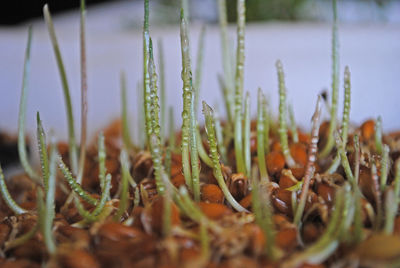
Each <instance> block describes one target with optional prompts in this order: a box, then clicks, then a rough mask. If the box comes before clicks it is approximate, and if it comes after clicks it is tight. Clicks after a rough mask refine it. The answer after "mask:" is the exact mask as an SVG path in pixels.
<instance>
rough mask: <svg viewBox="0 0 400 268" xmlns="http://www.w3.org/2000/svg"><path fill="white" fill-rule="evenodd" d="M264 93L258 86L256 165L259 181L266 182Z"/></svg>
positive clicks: (267, 179) (267, 178)
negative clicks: (258, 170) (258, 171)
mask: <svg viewBox="0 0 400 268" xmlns="http://www.w3.org/2000/svg"><path fill="white" fill-rule="evenodd" d="M263 100H264V95H263V93H262V91H261V88H258V96H257V158H258V167H259V169H260V179H261V181H264V182H268V181H269V177H268V172H267V167H266V165H265V143H264V138H265V121H266V120H265V118H264V107H265V106H264V103H263Z"/></svg>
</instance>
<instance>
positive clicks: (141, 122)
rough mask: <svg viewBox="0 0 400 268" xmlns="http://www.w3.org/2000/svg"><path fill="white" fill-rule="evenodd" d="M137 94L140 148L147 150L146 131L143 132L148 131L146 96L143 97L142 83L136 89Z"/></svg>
mask: <svg viewBox="0 0 400 268" xmlns="http://www.w3.org/2000/svg"><path fill="white" fill-rule="evenodd" d="M136 90H137V92H136V94H137V103H136V105H137V110H136V112H137V114H138V128H137V129H138V133H137V136H138V141H139V148H141V149H145V147H146V145H145V143H146V135H147V133H146V131H143V130H144V129H146V123H145V121H146V119H145V117H146V115H145V111H144V106H145V104H144V97H143V96H144V95H143V86H142V85H141V83H137V87H136ZM143 132H145V133H143Z"/></svg>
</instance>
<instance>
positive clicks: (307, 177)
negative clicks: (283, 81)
mask: <svg viewBox="0 0 400 268" xmlns="http://www.w3.org/2000/svg"><path fill="white" fill-rule="evenodd" d="M320 117H321V96H318V100H317V106H316V107H315V112H314V115H313V117H312V128H311V142H310V145H309V148H308V161H307V165H306V169H305V174H304V178H303V181H304V183H303V186H302V188H301V195H300V201H299V204H298V206H297V209H296V213H295V216H294V224H295V225H296V226H299V225H300V221H301V217H302V216H303V211H304V208H305V205H306V201H307V196H308V189H309V187H310V182H311V179H312V177H313V175H314V171H315V161H316V158H317V153H318V134H319V126H320Z"/></svg>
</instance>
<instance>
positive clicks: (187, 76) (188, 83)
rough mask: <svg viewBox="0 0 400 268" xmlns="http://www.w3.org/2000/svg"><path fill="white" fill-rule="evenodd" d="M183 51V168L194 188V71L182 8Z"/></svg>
mask: <svg viewBox="0 0 400 268" xmlns="http://www.w3.org/2000/svg"><path fill="white" fill-rule="evenodd" d="M180 36H181V51H182V80H183V94H182V97H183V111H182V142H181V150H182V169H183V175H184V177H185V182H186V185H187V186H188V187H189V189H191V190H193V184H192V175H191V171H190V160H189V143H190V124H191V123H190V116H191V115H190V106H191V103H192V93H193V88H192V71H191V67H190V56H189V38H188V33H187V23H186V20H185V16H184V12H183V9H181V24H180Z"/></svg>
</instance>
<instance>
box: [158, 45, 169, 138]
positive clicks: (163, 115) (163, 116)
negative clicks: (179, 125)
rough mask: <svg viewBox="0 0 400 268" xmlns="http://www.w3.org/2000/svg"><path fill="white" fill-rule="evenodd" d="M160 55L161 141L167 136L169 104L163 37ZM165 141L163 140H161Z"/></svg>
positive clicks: (159, 46) (159, 47)
mask: <svg viewBox="0 0 400 268" xmlns="http://www.w3.org/2000/svg"><path fill="white" fill-rule="evenodd" d="M158 55H159V61H158V65H159V66H160V71H159V74H160V99H161V100H160V101H161V102H160V107H161V109H160V114H161V123H160V126H161V141H163V140H164V138H165V129H167V125H166V124H167V122H166V120H167V115H166V112H167V111H166V109H167V104H166V98H167V97H166V86H165V64H164V61H165V60H164V45H163V42H162V40H161V39H158ZM161 143H163V142H161Z"/></svg>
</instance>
